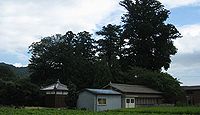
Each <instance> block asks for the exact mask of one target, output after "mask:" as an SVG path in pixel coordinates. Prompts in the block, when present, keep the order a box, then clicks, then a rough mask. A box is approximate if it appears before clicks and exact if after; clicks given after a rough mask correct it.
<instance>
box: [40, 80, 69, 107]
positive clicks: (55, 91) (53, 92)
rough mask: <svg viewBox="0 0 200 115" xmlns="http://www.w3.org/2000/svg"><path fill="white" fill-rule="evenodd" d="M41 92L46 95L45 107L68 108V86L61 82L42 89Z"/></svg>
mask: <svg viewBox="0 0 200 115" xmlns="http://www.w3.org/2000/svg"><path fill="white" fill-rule="evenodd" d="M40 90H41V91H42V92H44V93H45V106H47V107H65V106H66V96H67V94H68V88H67V86H66V85H64V84H62V83H60V81H59V80H58V81H57V82H56V83H54V84H51V85H49V86H46V87H44V88H41V89H40Z"/></svg>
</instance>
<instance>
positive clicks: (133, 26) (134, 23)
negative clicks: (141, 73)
mask: <svg viewBox="0 0 200 115" xmlns="http://www.w3.org/2000/svg"><path fill="white" fill-rule="evenodd" d="M120 5H121V6H123V7H124V8H125V9H126V10H127V12H126V14H124V15H123V17H122V22H123V23H124V25H123V28H124V32H123V36H122V37H123V38H124V39H125V41H126V42H127V46H128V47H127V49H126V53H125V54H124V55H125V57H124V58H125V60H126V63H125V65H131V66H138V67H142V68H146V69H150V70H161V68H162V67H164V69H166V70H167V69H168V68H169V66H170V62H171V59H170V57H171V55H174V54H175V53H176V52H177V49H176V47H175V46H174V45H173V40H174V39H176V38H179V37H181V36H180V33H179V31H178V30H177V29H176V28H175V26H174V25H173V24H167V22H166V20H167V18H168V17H169V14H170V11H169V10H167V9H165V8H164V6H163V5H162V4H161V3H160V2H159V1H157V0H124V1H121V2H120Z"/></svg>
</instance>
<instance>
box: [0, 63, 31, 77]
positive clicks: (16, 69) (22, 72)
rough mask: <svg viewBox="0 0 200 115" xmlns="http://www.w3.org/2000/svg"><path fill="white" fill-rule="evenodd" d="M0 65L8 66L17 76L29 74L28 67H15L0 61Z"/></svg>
mask: <svg viewBox="0 0 200 115" xmlns="http://www.w3.org/2000/svg"><path fill="white" fill-rule="evenodd" d="M0 66H1V67H2V66H4V67H8V68H10V70H12V71H13V72H14V73H15V75H16V76H17V77H28V76H29V75H30V73H29V71H28V67H15V66H13V65H10V64H6V63H0Z"/></svg>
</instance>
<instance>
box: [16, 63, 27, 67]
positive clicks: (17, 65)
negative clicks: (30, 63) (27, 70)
mask: <svg viewBox="0 0 200 115" xmlns="http://www.w3.org/2000/svg"><path fill="white" fill-rule="evenodd" d="M13 65H14V66H15V67H27V65H23V64H21V63H14V64H13Z"/></svg>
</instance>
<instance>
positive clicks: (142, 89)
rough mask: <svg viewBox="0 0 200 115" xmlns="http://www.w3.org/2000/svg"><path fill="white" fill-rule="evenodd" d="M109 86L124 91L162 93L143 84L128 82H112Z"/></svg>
mask: <svg viewBox="0 0 200 115" xmlns="http://www.w3.org/2000/svg"><path fill="white" fill-rule="evenodd" d="M107 86H111V87H113V88H115V89H117V90H119V91H120V92H123V93H144V94H161V93H162V92H160V91H156V90H154V89H151V88H148V87H145V86H143V85H128V84H116V83H110V84H109V85H107ZM107 86H106V87H107Z"/></svg>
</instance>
